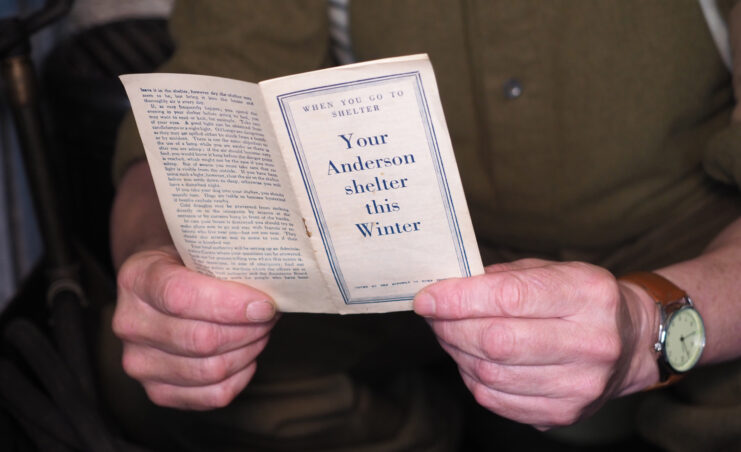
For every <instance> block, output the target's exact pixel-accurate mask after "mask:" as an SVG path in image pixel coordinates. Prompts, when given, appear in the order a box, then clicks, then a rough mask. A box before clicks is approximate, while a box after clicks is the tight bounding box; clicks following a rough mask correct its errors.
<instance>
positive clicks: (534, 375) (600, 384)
mask: <svg viewBox="0 0 741 452" xmlns="http://www.w3.org/2000/svg"><path fill="white" fill-rule="evenodd" d="M441 345H442V347H443V348H444V349H445V351H446V352H448V354H450V356H451V357H452V358H453V359H454V360H455V362H456V363H457V364H458V367H459V368H460V370H461V371H462V372H465V373H466V374H468V375H469V376H470V377H471V378H473V379H474V380H476V381H477V382H479V383H481V384H483V385H485V386H487V387H489V388H491V389H494V390H497V391H499V392H504V393H507V394H512V395H522V396H531V397H534V396H538V397H546V398H549V399H557V398H564V397H571V396H572V395H576V394H579V395H580V396H584V397H589V396H590V395H593V396H594V397H593V398H597V397H599V396H600V395H601V394H602V392H603V391H604V387H605V384H606V377H604V378H603V377H602V376H600V375H597V374H595V373H594V372H587V371H586V370H585V368H583V367H582V366H561V365H544V366H511V365H502V364H497V363H493V362H490V361H486V360H483V359H480V358H478V357H475V356H473V355H469V354H468V353H465V352H463V351H461V350H460V349H458V348H456V347H453V346H451V345H449V344H446V343H444V342H441Z"/></svg>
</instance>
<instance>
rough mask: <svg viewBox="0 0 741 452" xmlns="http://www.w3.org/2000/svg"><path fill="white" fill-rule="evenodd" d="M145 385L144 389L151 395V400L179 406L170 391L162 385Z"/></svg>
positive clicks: (159, 403)
mask: <svg viewBox="0 0 741 452" xmlns="http://www.w3.org/2000/svg"><path fill="white" fill-rule="evenodd" d="M143 386H144V391H145V392H146V393H147V397H149V400H151V401H152V403H154V404H155V405H158V406H161V407H170V408H174V407H177V406H178V404H177V403H175V401H174V400H173V399H172V397H171V395H170V394H169V393H168V391H166V390H164V388H163V387H162V386H161V385H150V384H146V383H145V384H143Z"/></svg>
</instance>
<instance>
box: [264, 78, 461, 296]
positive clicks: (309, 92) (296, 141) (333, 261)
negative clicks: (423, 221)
mask: <svg viewBox="0 0 741 452" xmlns="http://www.w3.org/2000/svg"><path fill="white" fill-rule="evenodd" d="M403 78H412V79H413V80H414V83H415V88H416V89H415V94H416V98H417V104H418V106H419V113H420V119H421V120H422V123H423V126H424V130H425V135H426V137H427V143H428V147H429V149H430V154H431V155H432V162H433V165H434V167H435V173H436V177H437V182H438V186H439V189H440V196H441V197H442V201H443V206H444V208H445V216H446V218H447V220H448V228H449V230H450V234H451V239H452V241H453V246H454V248H455V252H456V256H457V258H458V265H459V267H460V270H461V275H462V276H471V270H470V268H469V266H468V258H467V255H466V249H465V246H464V244H463V237H462V236H461V232H460V226H459V225H458V217H457V215H456V211H455V206H454V205H453V198H452V196H451V194H450V187H449V186H448V179H447V176H446V174H445V167H444V166H443V162H442V157H441V156H440V149H439V146H438V139H437V135H436V133H435V127H434V125H433V123H432V118H431V116H430V109H429V106H428V102H427V96H426V94H425V90H424V87H423V86H422V77H421V75H420V73H419V71H414V72H405V73H400V74H392V75H385V76H381V77H372V78H367V79H361V80H354V81H351V82H345V83H337V84H333V85H325V86H318V87H314V88H308V89H303V90H299V91H292V92H289V93H285V94H280V95H278V96H276V99H277V101H278V105H279V106H280V111H281V115H282V116H283V122H284V124H285V126H286V131H287V132H288V137H289V139H290V141H291V146H292V148H293V154H294V156H295V157H296V162H297V163H298V166H299V170H300V171H301V178H302V179H303V182H304V188H305V189H306V193H307V194H308V196H309V202H310V204H311V209H312V211H313V213H314V218H316V222H317V228H318V229H319V235H320V236H321V238H322V243H323V245H324V250H325V253H326V254H327V259H328V261H329V265H330V267H331V269H332V274H333V276H334V279H335V282H336V283H337V287H338V288H339V290H340V294H341V295H342V299H343V300H344V302H345V304H363V303H383V302H390V301H409V300H411V299H412V298H414V293H411V294H409V293H407V294H403V295H395V296H388V297H366V298H352V296H351V294H350V290H349V288H348V286H347V283H346V281H345V278H344V277H343V275H342V269H341V268H340V265H339V262H338V259H337V255H336V253H335V250H334V245H333V244H332V237H331V235H330V233H329V229H328V227H327V224H326V222H325V220H324V213H323V211H322V206H321V204H320V203H319V197H318V196H317V194H316V189H315V188H314V181H313V179H312V176H311V172H310V171H309V167H308V164H307V162H306V158H305V156H304V149H303V146H302V145H301V139H300V137H299V136H298V133H297V129H296V123H295V121H294V119H293V111H292V110H291V105H290V104H291V102H294V101H297V100H300V99H306V98H310V97H313V96H317V95H319V94H327V93H331V92H339V91H345V90H347V89H348V88H351V87H355V86H358V85H368V86H373V85H382V84H387V83H390V82H392V81H398V80H399V79H403Z"/></svg>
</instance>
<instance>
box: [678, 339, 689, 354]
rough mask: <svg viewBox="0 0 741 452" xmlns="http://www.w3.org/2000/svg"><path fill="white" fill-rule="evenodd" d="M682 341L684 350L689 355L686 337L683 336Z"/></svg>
mask: <svg viewBox="0 0 741 452" xmlns="http://www.w3.org/2000/svg"><path fill="white" fill-rule="evenodd" d="M680 339H681V340H680V342H681V343H682V348H683V349H684V352H685V353H687V354H688V355H689V354H690V351H689V350H687V344H685V343H684V336H682V337H681V338H680Z"/></svg>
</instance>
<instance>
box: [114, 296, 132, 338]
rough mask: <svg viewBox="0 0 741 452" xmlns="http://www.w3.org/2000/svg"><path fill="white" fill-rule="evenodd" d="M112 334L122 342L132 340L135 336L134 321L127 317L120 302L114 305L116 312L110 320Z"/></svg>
mask: <svg viewBox="0 0 741 452" xmlns="http://www.w3.org/2000/svg"><path fill="white" fill-rule="evenodd" d="M111 328H112V329H113V334H115V335H116V337H118V338H119V339H121V340H122V341H124V342H127V341H132V340H133V339H134V338H135V337H136V330H137V328H136V322H133V321H131V320H130V319H129V316H128V315H126V314H125V312H124V311H123V309H122V307H121V304H119V305H118V306H117V307H116V312H115V314H114V315H113V320H112V321H111Z"/></svg>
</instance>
